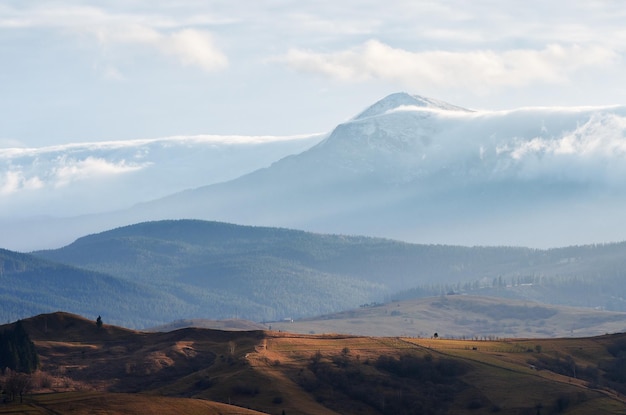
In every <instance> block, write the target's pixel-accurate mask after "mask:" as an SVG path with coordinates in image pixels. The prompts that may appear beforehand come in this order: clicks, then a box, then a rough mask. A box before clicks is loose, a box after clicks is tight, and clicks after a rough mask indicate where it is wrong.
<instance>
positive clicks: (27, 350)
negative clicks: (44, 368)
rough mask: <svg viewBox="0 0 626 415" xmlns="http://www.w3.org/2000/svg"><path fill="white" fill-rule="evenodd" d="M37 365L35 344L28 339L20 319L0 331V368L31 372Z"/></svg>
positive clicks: (37, 358)
mask: <svg viewBox="0 0 626 415" xmlns="http://www.w3.org/2000/svg"><path fill="white" fill-rule="evenodd" d="M38 366H39V357H38V356H37V351H36V350H35V344H34V343H33V342H32V341H31V340H30V337H29V336H28V333H26V330H24V326H23V325H22V322H21V321H18V322H17V323H15V325H14V326H13V328H7V329H5V330H4V331H2V332H0V368H2V370H5V369H10V370H12V371H16V372H22V373H33V372H34V371H35V370H37V368H38Z"/></svg>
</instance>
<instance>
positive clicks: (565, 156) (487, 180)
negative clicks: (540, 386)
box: [0, 93, 626, 250]
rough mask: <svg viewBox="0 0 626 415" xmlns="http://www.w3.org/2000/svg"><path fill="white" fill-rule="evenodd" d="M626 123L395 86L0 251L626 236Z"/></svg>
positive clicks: (586, 112) (569, 240)
mask: <svg viewBox="0 0 626 415" xmlns="http://www.w3.org/2000/svg"><path fill="white" fill-rule="evenodd" d="M625 132H626V107H602V108H597V107H595V108H525V109H517V110H511V111H497V112H492V111H471V110H467V109H463V108H460V107H457V106H454V105H451V104H447V103H443V102H440V101H437V100H433V99H428V98H423V97H419V96H414V95H409V94H406V93H397V94H392V95H390V96H388V97H386V98H384V99H383V100H381V101H379V102H377V103H375V104H374V105H372V106H371V107H369V108H367V109H366V110H365V111H363V112H362V113H361V114H359V115H357V116H356V117H355V118H353V119H351V120H349V121H347V122H345V123H343V124H341V125H339V126H337V128H335V129H334V131H333V132H332V133H331V134H330V135H329V136H328V137H327V138H325V139H323V140H322V141H321V142H320V143H319V144H317V145H315V146H313V147H312V148H310V149H308V150H306V151H302V152H299V153H297V154H294V155H291V156H287V157H285V158H282V159H281V160H279V161H276V162H275V163H274V164H272V165H271V166H269V167H266V168H261V169H259V170H256V171H254V172H251V173H248V174H246V175H243V176H241V177H239V178H237V179H234V180H230V181H226V182H222V183H217V184H211V185H209V186H204V187H196V188H193V189H190V190H185V191H183V192H178V193H173V194H171V195H170V196H167V197H164V198H161V199H157V200H153V201H149V202H146V203H141V204H138V205H136V206H134V207H133V208H131V209H128V210H118V211H115V212H112V213H102V214H93V215H87V216H79V217H68V218H65V219H63V220H53V219H50V218H38V219H37V220H31V219H27V220H23V221H15V220H10V221H7V223H4V224H2V227H3V232H2V234H1V235H0V246H5V247H8V248H11V249H18V248H19V249H21V250H30V249H35V248H48V247H58V246H61V245H64V244H67V243H69V242H71V241H72V240H73V239H75V238H77V237H79V236H81V235H85V234H88V233H94V232H100V231H103V230H106V229H111V228H114V227H117V226H122V225H130V224H133V223H138V222H142V221H146V220H162V219H185V218H193V219H206V220H217V221H225V222H231V223H239V224H245V225H263V226H280V227H289V228H296V229H304V230H308V231H314V232H324V233H341V234H358V235H370V236H381V237H387V238H394V239H400V240H404V241H410V242H420V243H442V244H458V245H467V246H471V245H509V246H510V245H515V246H531V247H554V246H569V245H573V244H586V243H596V242H607V241H620V240H624V239H626V221H625V220H624V219H623V213H622V212H624V210H625V209H626V184H625V182H624V181H623V177H626V141H625V138H624V137H625ZM177 165H178V164H177ZM171 171H172V174H176V169H174V168H172V170H171ZM129 183H132V182H129ZM194 183H197V180H196V181H195V182H194ZM189 187H190V188H191V187H192V186H189ZM139 190H140V189H137V191H139Z"/></svg>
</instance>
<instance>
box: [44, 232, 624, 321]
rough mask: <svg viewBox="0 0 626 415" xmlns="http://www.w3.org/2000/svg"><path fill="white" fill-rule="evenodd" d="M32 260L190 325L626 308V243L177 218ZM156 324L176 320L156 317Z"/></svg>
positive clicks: (87, 239)
mask: <svg viewBox="0 0 626 415" xmlns="http://www.w3.org/2000/svg"><path fill="white" fill-rule="evenodd" d="M35 254H36V255H37V256H39V257H43V258H47V259H50V260H54V261H58V262H63V263H67V264H72V265H74V266H77V267H81V268H85V269H89V270H92V271H98V272H103V273H107V274H110V275H113V276H115V277H117V278H121V279H123V280H125V281H132V282H133V283H136V284H148V285H150V286H151V287H153V289H155V290H158V291H160V292H163V293H168V294H169V295H171V296H173V298H176V299H177V301H179V302H181V303H184V304H187V306H188V307H189V309H192V310H195V313H196V314H194V315H187V316H185V317H188V318H191V317H202V318H230V317H239V318H247V319H250V320H253V321H263V320H270V321H271V320H276V319H283V318H298V317H304V316H314V315H319V314H323V313H328V312H333V311H339V310H344V309H348V308H354V307H357V306H358V305H361V304H366V303H371V302H381V301H385V300H388V299H397V298H409V297H419V296H432V295H439V294H441V293H447V292H450V291H453V292H470V291H471V292H477V291H480V293H481V294H491V295H496V296H503V297H513V298H526V299H534V300H539V301H543V302H548V303H559V304H571V305H582V306H586V307H601V308H607V309H612V310H624V309H626V308H625V306H624V302H623V300H622V299H621V298H623V297H626V293H622V291H624V289H623V288H621V287H623V284H620V281H621V279H622V278H623V276H624V271H623V270H624V269H626V243H620V244H606V245H588V246H575V247H568V248H560V249H551V250H537V249H528V248H519V247H461V246H445V245H417V244H409V243H403V242H398V241H393V240H387V239H380V238H370V237H362V236H344V235H324V234H314V233H308V232H303V231H296V230H289V229H282V228H267V227H250V226H238V225H232V224H225V223H219V222H207V221H198V220H177V221H159V222H145V223H140V224H137V225H132V226H127V227H123V228H117V229H113V230H110V231H107V232H103V233H100V234H95V235H89V236H85V237H83V238H80V239H78V240H77V241H75V242H74V243H73V244H71V245H68V246H67V247H64V248H61V249H58V250H50V251H40V252H36V253H35ZM487 291H489V292H487ZM155 318H159V319H162V320H164V321H171V320H172V319H173V316H168V315H165V313H160V311H159V310H155Z"/></svg>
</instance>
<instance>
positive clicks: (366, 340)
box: [0, 313, 626, 415]
mask: <svg viewBox="0 0 626 415" xmlns="http://www.w3.org/2000/svg"><path fill="white" fill-rule="evenodd" d="M23 324H24V326H25V327H26V329H27V330H28V332H29V334H30V336H31V338H32V339H33V340H34V342H35V345H36V347H37V350H38V352H39V354H40V360H41V362H42V364H41V372H39V373H37V374H35V375H34V376H33V385H34V386H35V390H33V393H34V394H27V395H26V397H25V404H28V405H29V406H28V408H27V410H25V413H33V414H35V413H56V414H69V413H90V412H89V410H93V409H95V408H96V407H97V408H99V409H101V410H105V409H106V410H109V411H110V412H107V413H137V411H138V409H137V408H138V407H139V406H140V405H142V404H143V405H146V406H145V408H156V406H158V405H163V407H164V408H165V409H164V410H165V412H162V413H174V412H175V411H180V412H179V413H201V412H200V408H202V410H206V412H202V413H225V414H228V413H235V412H228V411H230V410H231V409H224V410H223V411H222V412H211V410H213V409H211V408H214V407H212V406H211V405H212V404H209V402H205V401H217V402H222V403H225V404H229V403H230V404H234V405H237V406H240V407H245V408H251V409H255V410H258V411H261V412H265V413H273V414H280V413H282V411H285V413H286V414H357V413H358V414H372V415H377V414H461V415H463V414H488V413H501V414H533V415H534V414H537V413H540V414H559V413H563V414H586V413H603V414H620V413H624V411H626V403H625V402H626V395H624V393H626V378H625V377H624V372H623V370H622V368H623V367H624V361H625V360H626V357H625V356H626V336H625V335H623V334H619V335H606V336H599V337H588V338H571V339H526V340H524V339H509V340H482V341H481V340H468V339H465V340H462V339H447V338H444V337H443V336H439V337H438V338H415V337H368V336H350V335H323V336H320V335H317V336H315V335H297V334H289V333H284V332H283V333H279V332H276V331H272V332H263V331H250V332H223V331H216V330H204V329H183V330H177V331H173V332H169V333H142V332H136V331H132V330H127V329H123V328H119V327H114V326H109V325H105V326H103V327H102V328H100V329H98V328H97V327H96V325H95V324H94V323H93V322H92V321H90V320H87V319H83V318H80V317H78V316H75V315H70V314H65V313H55V314H48V315H42V316H37V317H34V318H31V319H27V320H25V321H23ZM0 329H1V327H0ZM44 392H45V394H43V395H42V394H41V393H44ZM111 393H114V394H111ZM129 393H130V394H131V395H128V394H129ZM147 397H149V399H148V398H147ZM172 398H177V399H172ZM180 398H186V399H180ZM187 399H189V400H187ZM198 399H199V400H198ZM149 402H152V403H149ZM19 408H23V407H22V406H19V404H18V403H17V402H13V403H10V404H8V405H7V406H4V407H3V408H0V413H2V411H5V412H4V413H15V411H16V409H19ZM42 409H43V410H45V411H47V412H44V411H43V410H42ZM11 410H13V412H6V411H11ZM220 410H222V409H220ZM38 411H39V412H38ZM167 411H170V412H167ZM240 413H248V412H245V411H242V412H240Z"/></svg>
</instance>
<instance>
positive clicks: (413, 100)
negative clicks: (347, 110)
mask: <svg viewBox="0 0 626 415" xmlns="http://www.w3.org/2000/svg"><path fill="white" fill-rule="evenodd" d="M401 107H421V108H428V109H438V110H446V111H465V112H468V111H469V110H468V109H465V108H462V107H457V106H456V105H452V104H448V103H447V102H444V101H439V100H437V99H433V98H426V97H422V96H419V95H411V94H408V93H406V92H396V93H394V94H391V95H388V96H386V97H385V98H383V99H381V100H380V101H378V102H376V103H374V104H373V105H372V106H370V107H368V108H367V109H366V110H365V111H363V112H361V113H360V114H359V115H357V116H356V117H354V119H353V120H361V119H363V118H368V117H375V116H378V115H382V114H385V113H387V112H389V111H391V110H394V109H397V108H401Z"/></svg>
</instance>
